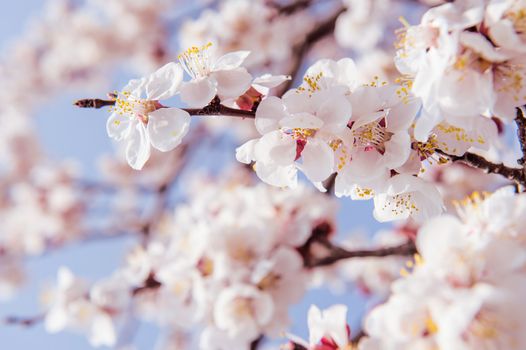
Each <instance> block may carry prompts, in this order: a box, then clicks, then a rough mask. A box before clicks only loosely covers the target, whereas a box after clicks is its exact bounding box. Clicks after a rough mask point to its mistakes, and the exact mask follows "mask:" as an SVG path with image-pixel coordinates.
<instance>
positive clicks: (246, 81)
mask: <svg viewBox="0 0 526 350" xmlns="http://www.w3.org/2000/svg"><path fill="white" fill-rule="evenodd" d="M211 45H212V44H207V45H204V46H202V47H196V46H193V47H191V48H189V49H188V50H186V51H185V52H183V53H182V54H180V55H179V61H180V62H181V65H182V66H183V68H184V70H185V71H186V72H187V73H188V75H190V77H191V80H190V81H188V82H184V83H182V85H181V99H182V100H183V101H184V102H186V103H187V104H188V105H189V106H190V107H193V108H202V107H204V106H206V105H207V104H209V103H210V101H212V99H213V98H214V97H215V96H216V95H217V96H218V97H219V98H220V99H221V100H222V101H223V100H228V99H236V98H238V97H239V96H241V95H242V94H243V93H244V92H245V91H247V90H248V88H249V87H250V84H251V82H252V76H251V75H250V73H248V72H247V70H246V68H244V67H241V65H242V64H243V61H244V60H245V59H246V58H247V56H248V55H249V54H250V52H249V51H236V52H230V53H227V54H225V55H223V56H221V57H219V58H217V59H213V58H212V57H211V56H210V52H209V50H210V46H211Z"/></svg>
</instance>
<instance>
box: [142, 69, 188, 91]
mask: <svg viewBox="0 0 526 350" xmlns="http://www.w3.org/2000/svg"><path fill="white" fill-rule="evenodd" d="M182 81H183V68H182V67H181V65H180V64H178V63H175V62H170V63H167V64H165V65H164V66H163V67H161V68H159V69H158V70H157V71H156V72H154V73H153V74H151V75H150V76H149V77H148V82H147V83H146V96H147V97H148V99H149V100H163V99H167V98H170V97H172V96H173V95H175V94H176V93H177V92H178V90H179V87H180V86H181V83H182Z"/></svg>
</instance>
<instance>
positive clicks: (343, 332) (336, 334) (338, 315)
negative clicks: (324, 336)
mask: <svg viewBox="0 0 526 350" xmlns="http://www.w3.org/2000/svg"><path fill="white" fill-rule="evenodd" d="M323 316H324V319H325V322H326V327H327V329H328V333H329V334H328V335H329V336H330V337H331V338H332V340H334V342H335V343H336V344H338V346H339V347H341V348H344V347H345V346H346V345H348V343H349V333H348V330H347V306H345V305H334V306H331V307H330V308H328V309H326V310H324V312H323Z"/></svg>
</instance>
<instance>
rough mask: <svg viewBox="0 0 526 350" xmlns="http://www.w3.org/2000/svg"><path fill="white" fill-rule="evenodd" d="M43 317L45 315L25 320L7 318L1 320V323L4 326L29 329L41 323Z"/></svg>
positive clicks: (13, 317) (22, 318) (21, 318)
mask: <svg viewBox="0 0 526 350" xmlns="http://www.w3.org/2000/svg"><path fill="white" fill-rule="evenodd" d="M45 317H46V315H45V314H40V315H36V316H32V317H27V318H24V317H16V316H8V317H6V318H5V319H4V320H3V323H4V324H5V325H13V326H23V327H31V326H34V325H36V324H37V323H40V322H42V321H43V320H44V318H45Z"/></svg>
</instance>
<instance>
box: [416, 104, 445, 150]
mask: <svg viewBox="0 0 526 350" xmlns="http://www.w3.org/2000/svg"><path fill="white" fill-rule="evenodd" d="M441 121H442V116H441V115H440V114H438V113H428V112H427V111H426V110H425V109H422V113H421V114H420V117H419V118H418V119H417V120H416V123H415V130H414V136H415V139H416V140H417V141H420V142H426V141H427V139H428V138H429V134H430V133H431V130H433V128H434V127H435V126H436V125H437V124H439V123H440V122H441Z"/></svg>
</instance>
